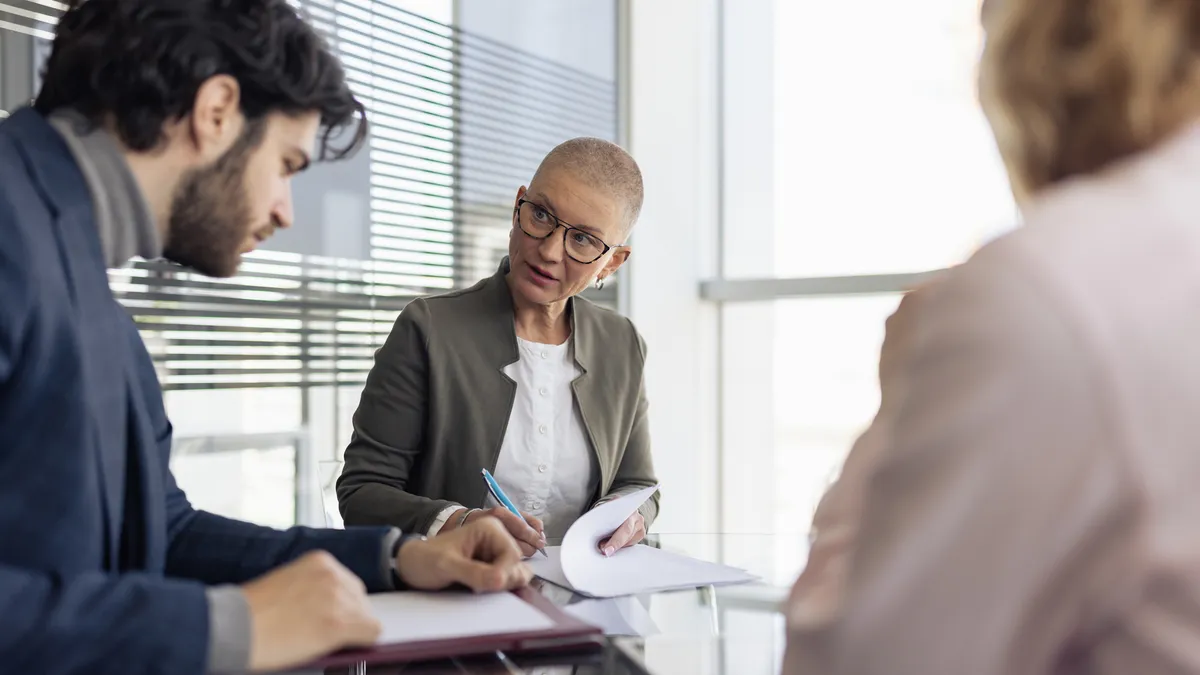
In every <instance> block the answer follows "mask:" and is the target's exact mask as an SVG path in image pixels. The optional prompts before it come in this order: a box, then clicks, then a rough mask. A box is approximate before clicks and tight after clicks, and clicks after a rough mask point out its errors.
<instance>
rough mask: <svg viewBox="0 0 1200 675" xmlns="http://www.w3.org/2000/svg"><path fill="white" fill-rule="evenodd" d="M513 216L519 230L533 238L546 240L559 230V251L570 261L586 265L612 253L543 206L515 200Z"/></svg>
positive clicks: (606, 245) (606, 246) (595, 237)
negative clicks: (560, 241) (560, 246)
mask: <svg viewBox="0 0 1200 675" xmlns="http://www.w3.org/2000/svg"><path fill="white" fill-rule="evenodd" d="M513 217H514V218H516V219H517V224H518V225H519V226H520V228H521V231H522V232H524V233H525V235H526V236H528V237H533V238H534V239H546V238H548V237H550V235H552V234H554V231H555V230H557V229H558V228H560V227H561V228H563V248H564V249H565V250H566V252H567V255H568V256H570V258H571V260H574V261H575V262H577V263H582V264H584V265H589V264H591V263H594V262H596V261H597V260H599V259H600V258H601V257H602V256H603V255H604V254H605V253H608V252H609V251H611V250H612V247H611V246H609V245H608V244H606V243H604V242H603V241H601V240H600V238H599V237H597V236H596V235H594V234H589V233H588V232H585V231H583V230H581V229H579V228H578V227H575V226H574V225H572V224H570V223H566V222H563V221H562V220H559V218H558V216H556V215H554V214H553V213H550V211H549V210H547V209H546V207H544V206H542V205H540V204H538V203H536V202H531V201H529V200H528V199H519V200H517V207H516V208H515V209H513Z"/></svg>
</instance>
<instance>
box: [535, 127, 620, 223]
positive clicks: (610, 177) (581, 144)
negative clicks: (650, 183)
mask: <svg viewBox="0 0 1200 675" xmlns="http://www.w3.org/2000/svg"><path fill="white" fill-rule="evenodd" d="M551 169H554V170H558V169H565V170H567V171H570V172H571V173H573V174H574V175H575V176H577V177H578V178H580V179H581V180H584V181H587V182H588V183H589V184H590V185H591V186H592V187H595V188H597V189H600V190H604V191H606V192H608V193H609V194H611V195H612V196H613V197H616V198H617V199H618V200H620V202H621V203H622V204H624V206H625V213H624V216H625V232H626V233H628V232H629V230H631V229H633V225H634V223H636V222H637V219H638V215H639V214H640V213H641V211H642V200H643V198H644V190H643V188H642V171H641V169H639V168H638V165H637V162H636V161H634V159H633V157H632V156H631V155H630V154H629V153H628V152H626V151H625V149H624V148H622V147H621V146H619V145H617V144H616V143H613V142H611V141H606V140H604V139H602V138H591V137H586V136H584V137H580V138H573V139H571V140H569V141H565V142H563V143H560V144H559V145H558V146H556V147H555V148H554V149H553V150H551V151H550V152H549V153H548V154H547V155H546V157H545V158H544V159H542V163H541V165H540V166H538V169H537V173H535V174H534V178H535V179H536V178H537V174H539V173H543V172H545V171H548V170H551Z"/></svg>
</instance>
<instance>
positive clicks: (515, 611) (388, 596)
mask: <svg viewBox="0 0 1200 675" xmlns="http://www.w3.org/2000/svg"><path fill="white" fill-rule="evenodd" d="M367 600H368V601H369V602H370V603H371V611H372V613H373V614H374V615H375V618H376V619H379V623H381V624H382V625H383V632H382V633H381V634H380V636H379V640H378V641H377V643H378V644H381V645H387V644H399V643H406V642H420V641H422V640H451V639H458V638H467V637H477V636H480V635H499V634H503V633H523V632H528V631H538V630H546V629H548V628H553V627H554V622H553V621H552V620H550V618H549V617H547V616H546V615H545V614H542V613H541V612H540V611H538V610H537V608H536V607H534V606H532V605H530V604H528V603H526V602H525V601H523V600H521V599H520V598H518V597H517V596H515V595H513V594H512V593H494V594H490V595H476V594H472V593H417V592H413V591H408V592H402V593H379V594H376V595H371V596H368V597H367Z"/></svg>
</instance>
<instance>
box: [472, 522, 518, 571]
mask: <svg viewBox="0 0 1200 675" xmlns="http://www.w3.org/2000/svg"><path fill="white" fill-rule="evenodd" d="M476 531H477V532H478V538H477V539H475V540H474V542H473V548H472V550H470V551H466V552H465V553H466V554H467V555H468V556H469V557H472V558H476V559H479V560H484V561H488V562H492V561H494V562H497V563H501V564H516V563H520V562H521V560H523V559H524V558H525V557H526V556H527V555H530V554H532V551H530V553H529V554H526V553H525V552H524V551H523V550H522V545H521V543H520V542H518V541H517V540H516V539H514V538H513V536H512V535H511V534H509V531H508V528H507V527H505V525H504V523H502V522H500V520H499V519H492V518H485V519H484V520H481V521H480V524H479V525H478V526H477V527H476Z"/></svg>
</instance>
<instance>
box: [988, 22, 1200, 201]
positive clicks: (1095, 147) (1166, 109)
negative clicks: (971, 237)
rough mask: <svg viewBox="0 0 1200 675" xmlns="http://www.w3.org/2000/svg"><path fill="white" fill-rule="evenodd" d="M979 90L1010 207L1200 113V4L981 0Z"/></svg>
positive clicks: (1145, 145)
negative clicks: (1012, 195)
mask: <svg viewBox="0 0 1200 675" xmlns="http://www.w3.org/2000/svg"><path fill="white" fill-rule="evenodd" d="M985 5H986V7H985V8H984V12H983V19H984V24H985V28H986V29H987V33H988V37H987V41H986V44H985V47H984V52H983V59H982V62H981V64H980V74H979V93H980V100H981V102H982V104H983V108H984V111H985V113H986V114H987V116H988V120H989V121H990V122H991V125H992V128H993V130H994V131H995V134H996V140H997V142H998V144H999V147H1000V152H1001V154H1002V155H1003V157H1004V162H1005V164H1006V165H1007V168H1008V173H1009V176H1010V178H1011V180H1012V183H1013V189H1014V191H1015V192H1016V194H1017V197H1018V199H1022V198H1024V197H1026V196H1028V195H1030V194H1032V193H1034V192H1037V191H1039V190H1041V189H1043V188H1045V187H1048V186H1050V185H1052V184H1054V183H1057V182H1059V181H1061V180H1064V179H1066V178H1070V177H1071V176H1075V175H1080V174H1087V173H1092V172H1095V171H1098V170H1100V169H1102V168H1104V167H1105V166H1107V165H1109V164H1111V163H1112V162H1115V161H1118V160H1121V159H1123V158H1126V157H1129V156H1131V155H1134V154H1137V153H1140V152H1142V151H1145V150H1147V149H1149V148H1150V147H1152V146H1154V145H1155V144H1157V143H1158V142H1160V141H1162V140H1163V139H1164V138H1165V137H1167V136H1170V135H1172V134H1173V133H1175V132H1177V131H1179V130H1180V129H1181V128H1182V127H1184V126H1185V125H1186V124H1187V123H1188V122H1190V121H1192V120H1193V119H1195V118H1197V117H1198V116H1200V0H986V2H985Z"/></svg>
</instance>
